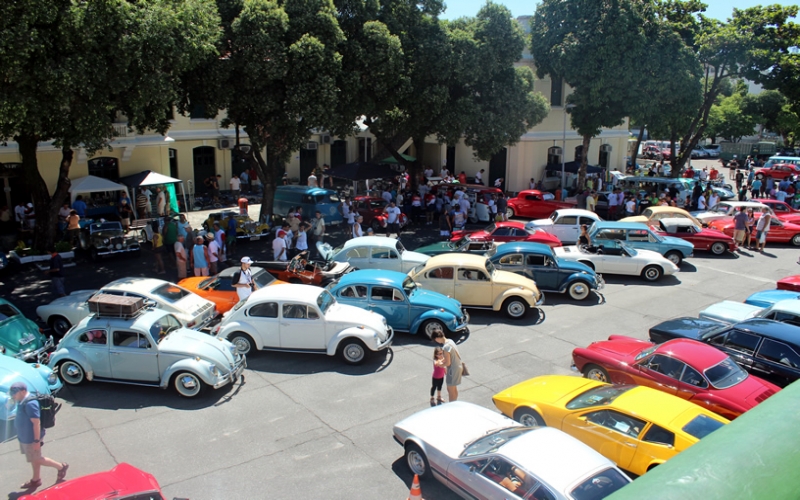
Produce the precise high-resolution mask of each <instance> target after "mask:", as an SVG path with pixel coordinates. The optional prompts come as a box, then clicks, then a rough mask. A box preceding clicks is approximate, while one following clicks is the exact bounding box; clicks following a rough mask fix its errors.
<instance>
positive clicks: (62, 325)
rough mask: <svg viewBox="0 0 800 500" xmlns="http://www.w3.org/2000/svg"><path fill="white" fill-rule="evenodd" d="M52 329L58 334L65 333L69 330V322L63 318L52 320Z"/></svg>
mask: <svg viewBox="0 0 800 500" xmlns="http://www.w3.org/2000/svg"><path fill="white" fill-rule="evenodd" d="M53 330H55V331H56V333H57V334H59V335H62V336H63V335H65V334H66V333H67V332H68V331H69V323H67V321H66V320H63V319H57V320H55V321H53Z"/></svg>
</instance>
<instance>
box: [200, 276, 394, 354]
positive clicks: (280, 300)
mask: <svg viewBox="0 0 800 500" xmlns="http://www.w3.org/2000/svg"><path fill="white" fill-rule="evenodd" d="M214 335H216V336H218V337H220V338H224V339H228V340H230V341H231V342H232V343H233V345H234V346H236V348H237V349H238V350H239V352H240V353H241V354H249V353H251V352H252V351H255V350H268V351H284V352H302V353H318V354H327V355H328V356H333V355H336V354H338V355H339V356H340V357H341V358H342V359H343V360H344V362H345V363H348V364H352V365H355V364H358V363H361V362H362V361H364V359H366V357H367V354H368V353H369V352H370V351H381V350H383V349H387V348H388V347H389V346H390V345H392V337H393V336H394V331H393V330H392V328H391V327H390V326H388V324H387V323H386V318H384V317H383V316H381V315H380V314H377V313H374V312H371V311H366V310H364V309H362V308H360V307H355V306H350V305H345V304H341V303H339V302H337V301H336V299H335V298H333V295H331V294H330V292H328V290H326V289H324V288H319V287H316V286H311V285H293V284H287V285H282V286H268V287H266V288H260V289H258V290H256V291H255V292H253V293H252V294H251V295H250V296H249V297H248V298H247V299H245V300H242V301H240V302H239V303H238V304H236V306H234V308H233V309H231V310H230V311H228V312H226V313H225V316H224V317H223V319H222V322H221V323H220V324H219V326H217V328H216V329H215V330H214Z"/></svg>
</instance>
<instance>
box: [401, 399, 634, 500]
mask: <svg viewBox="0 0 800 500" xmlns="http://www.w3.org/2000/svg"><path fill="white" fill-rule="evenodd" d="M394 439H395V441H397V442H398V443H400V445H401V446H403V448H404V449H405V458H406V463H407V464H408V467H409V469H411V472H412V473H414V474H417V475H419V477H420V478H421V479H424V478H428V477H431V476H433V477H435V478H436V479H438V480H439V481H441V482H442V483H444V484H445V485H446V486H447V487H449V488H450V489H451V490H453V491H454V492H455V493H457V494H458V495H459V496H461V497H462V498H478V499H496V498H508V499H513V498H524V499H535V500H589V499H591V500H599V499H601V498H605V497H607V496H608V495H610V494H612V493H614V492H615V491H617V490H619V489H620V488H622V487H623V486H625V485H626V484H628V483H629V482H630V481H631V480H630V479H629V478H628V476H626V475H625V474H624V473H623V472H622V471H621V470H620V469H618V468H617V467H616V466H615V465H614V464H613V463H612V462H611V461H610V460H608V459H607V458H605V457H603V456H602V455H600V454H599V453H597V452H596V451H594V450H593V449H591V448H589V447H588V446H586V445H585V444H583V443H581V442H580V441H578V440H577V439H575V438H573V437H572V436H569V435H567V434H565V433H564V432H562V431H560V430H558V429H553V428H550V427H536V428H531V427H524V426H522V425H521V424H519V423H517V422H515V421H513V420H511V419H509V418H507V417H505V416H503V415H501V414H499V413H496V412H494V411H491V410H488V409H486V408H483V407H481V406H477V405H474V404H471V403H464V402H459V401H457V402H454V403H448V404H446V405H441V406H436V407H434V408H429V409H425V410H422V411H420V412H418V413H415V414H414V415H412V416H410V417H408V418H406V419H405V420H402V421H400V422H398V423H397V424H396V425H395V426H394Z"/></svg>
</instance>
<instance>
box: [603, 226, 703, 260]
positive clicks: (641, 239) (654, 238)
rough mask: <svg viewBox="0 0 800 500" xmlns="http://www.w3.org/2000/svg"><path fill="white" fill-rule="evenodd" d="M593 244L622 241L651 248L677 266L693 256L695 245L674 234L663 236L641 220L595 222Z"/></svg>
mask: <svg viewBox="0 0 800 500" xmlns="http://www.w3.org/2000/svg"><path fill="white" fill-rule="evenodd" d="M589 236H590V238H591V239H592V245H595V246H600V245H604V244H606V243H607V242H608V241H621V242H622V243H623V244H625V245H627V246H629V247H631V248H636V249H639V250H650V251H652V252H657V253H660V254H661V255H663V256H664V257H665V258H666V259H667V260H669V261H671V262H672V263H673V264H675V265H676V266H679V265H681V262H683V259H684V258H686V257H691V256H692V253H693V252H694V245H692V244H691V243H690V242H688V241H686V240H684V239H681V238H675V237H674V236H661V235H659V234H658V233H656V232H655V231H653V229H652V228H651V227H650V226H648V225H647V224H643V223H641V222H610V221H603V222H595V223H594V224H592V227H590V228H589Z"/></svg>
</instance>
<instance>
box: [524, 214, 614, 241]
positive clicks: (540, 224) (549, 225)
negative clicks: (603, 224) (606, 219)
mask: <svg viewBox="0 0 800 500" xmlns="http://www.w3.org/2000/svg"><path fill="white" fill-rule="evenodd" d="M602 220H603V219H601V218H600V216H599V215H597V214H596V213H594V212H591V211H589V210H583V209H581V208H564V209H561V210H556V211H555V212H553V213H552V214H551V215H550V217H549V218H547V219H536V220H532V221H530V222H528V223H526V224H525V229H541V230H543V231H545V232H546V233H550V234H552V235H553V236H556V237H557V238H558V239H559V240H561V242H562V243H575V242H577V241H578V237H579V236H580V235H581V225H583V224H586V225H587V226H590V227H591V225H592V224H594V223H595V222H598V221H602Z"/></svg>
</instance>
